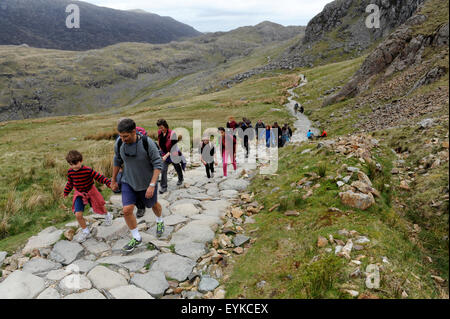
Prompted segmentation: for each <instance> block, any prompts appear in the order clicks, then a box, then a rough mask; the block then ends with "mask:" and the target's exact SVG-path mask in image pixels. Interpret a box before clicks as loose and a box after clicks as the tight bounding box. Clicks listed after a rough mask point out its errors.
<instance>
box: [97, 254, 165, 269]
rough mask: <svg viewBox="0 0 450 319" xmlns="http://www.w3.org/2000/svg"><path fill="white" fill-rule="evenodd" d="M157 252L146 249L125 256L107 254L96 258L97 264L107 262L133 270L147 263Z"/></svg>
mask: <svg viewBox="0 0 450 319" xmlns="http://www.w3.org/2000/svg"><path fill="white" fill-rule="evenodd" d="M157 254H158V251H156V250H147V251H144V252H141V253H138V254H134V255H127V256H109V257H104V258H100V259H98V260H97V263H99V264H109V265H116V266H120V267H124V268H126V269H128V270H129V271H132V272H135V271H138V270H140V269H142V268H144V267H145V266H146V265H148V264H149V263H150V262H151V261H152V260H153V258H154V257H155V256H156V255H157Z"/></svg>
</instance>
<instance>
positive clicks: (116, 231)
mask: <svg viewBox="0 0 450 319" xmlns="http://www.w3.org/2000/svg"><path fill="white" fill-rule="evenodd" d="M127 233H128V226H127V224H126V223H125V219H123V218H116V219H114V221H113V224H112V225H111V226H99V227H98V231H97V235H96V237H97V238H98V239H102V240H104V241H110V240H113V239H118V238H120V237H123V236H124V235H126V234H127Z"/></svg>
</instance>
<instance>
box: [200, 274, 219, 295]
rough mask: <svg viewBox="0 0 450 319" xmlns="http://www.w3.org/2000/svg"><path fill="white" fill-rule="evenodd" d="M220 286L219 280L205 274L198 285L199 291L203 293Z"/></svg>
mask: <svg viewBox="0 0 450 319" xmlns="http://www.w3.org/2000/svg"><path fill="white" fill-rule="evenodd" d="M218 286H219V282H218V281H217V280H216V279H214V278H212V277H210V276H203V277H202V279H201V280H200V284H199V285H198V291H200V292H201V293H207V292H208V291H212V290H214V289H216V288H217V287H218Z"/></svg>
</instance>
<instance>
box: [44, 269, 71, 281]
mask: <svg viewBox="0 0 450 319" xmlns="http://www.w3.org/2000/svg"><path fill="white" fill-rule="evenodd" d="M70 274H71V272H70V271H68V270H65V269H58V270H52V271H50V272H49V273H48V274H47V279H48V280H52V281H60V280H62V279H63V278H64V277H66V276H68V275H70Z"/></svg>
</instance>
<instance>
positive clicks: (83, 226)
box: [75, 212, 87, 230]
mask: <svg viewBox="0 0 450 319" xmlns="http://www.w3.org/2000/svg"><path fill="white" fill-rule="evenodd" d="M75 217H76V218H77V221H78V225H80V227H81V229H83V230H85V229H86V228H87V226H86V220H85V219H84V217H83V212H76V213H75Z"/></svg>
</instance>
